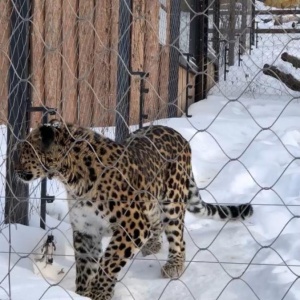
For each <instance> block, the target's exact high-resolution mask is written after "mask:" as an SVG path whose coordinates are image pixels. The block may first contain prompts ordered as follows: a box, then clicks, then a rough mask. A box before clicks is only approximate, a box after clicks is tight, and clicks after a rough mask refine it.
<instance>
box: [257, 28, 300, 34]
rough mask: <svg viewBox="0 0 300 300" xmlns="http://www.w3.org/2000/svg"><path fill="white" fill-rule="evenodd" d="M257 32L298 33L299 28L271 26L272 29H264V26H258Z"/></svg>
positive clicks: (299, 31)
mask: <svg viewBox="0 0 300 300" xmlns="http://www.w3.org/2000/svg"><path fill="white" fill-rule="evenodd" d="M256 32H257V33H259V34H260V33H300V29H293V28H291V29H289V28H287V29H279V28H278V29H277V28H272V29H264V28H258V29H256Z"/></svg>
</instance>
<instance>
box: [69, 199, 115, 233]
mask: <svg viewBox="0 0 300 300" xmlns="http://www.w3.org/2000/svg"><path fill="white" fill-rule="evenodd" d="M84 202H85V201H84V200H77V201H76V200H69V201H68V204H69V212H70V221H71V224H72V227H73V230H78V231H80V232H83V233H87V234H89V235H92V236H103V235H110V223H109V222H108V220H105V219H104V218H103V217H102V216H101V215H100V214H98V215H96V213H95V211H96V210H97V208H96V207H95V206H87V205H85V204H84ZM81 203H83V204H84V205H83V206H82V204H81Z"/></svg>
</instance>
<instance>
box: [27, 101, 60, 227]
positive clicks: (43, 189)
mask: <svg viewBox="0 0 300 300" xmlns="http://www.w3.org/2000/svg"><path fill="white" fill-rule="evenodd" d="M28 112H29V113H32V112H42V113H43V119H42V120H43V124H47V123H48V114H50V115H55V114H56V109H54V108H49V107H46V106H37V107H32V106H31V107H29V108H28ZM54 199H55V197H54V196H48V195H47V179H45V178H44V179H42V181H41V209H40V211H41V215H40V227H41V228H42V229H46V203H47V202H48V203H52V202H53V201H54Z"/></svg>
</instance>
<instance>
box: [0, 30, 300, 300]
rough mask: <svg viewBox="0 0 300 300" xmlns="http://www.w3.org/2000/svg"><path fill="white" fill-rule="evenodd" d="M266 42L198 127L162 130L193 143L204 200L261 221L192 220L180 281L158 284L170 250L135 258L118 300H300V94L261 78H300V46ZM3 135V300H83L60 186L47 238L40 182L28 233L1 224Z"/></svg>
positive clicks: (225, 84)
mask: <svg viewBox="0 0 300 300" xmlns="http://www.w3.org/2000/svg"><path fill="white" fill-rule="evenodd" d="M260 38H261V40H260V42H259V47H258V48H257V49H256V48H255V49H253V51H252V54H251V55H249V53H248V54H245V55H244V57H243V64H242V66H241V67H238V66H237V65H235V66H233V67H230V69H229V70H230V72H229V73H228V74H227V75H228V79H227V81H224V80H223V79H222V78H221V80H220V82H219V83H218V85H217V86H216V87H214V88H213V89H212V90H211V92H210V94H209V96H208V98H207V99H206V100H203V101H200V102H198V103H195V104H193V105H192V106H191V107H190V108H189V114H191V115H192V117H191V118H185V117H182V118H172V119H164V120H158V121H157V122H155V123H156V124H164V125H167V126H170V127H173V128H175V129H176V130H178V131H179V132H180V133H181V134H182V135H183V136H184V137H185V138H186V139H188V140H189V141H190V144H191V147H192V151H193V157H192V159H193V171H194V174H195V178H196V182H197V185H198V187H199V188H200V193H201V195H202V197H203V199H204V200H205V201H207V202H212V203H216V202H217V203H231V204H237V203H245V202H251V203H252V204H253V206H254V211H255V213H254V215H253V217H251V218H250V219H249V220H246V221H244V222H226V223H224V222H221V221H216V220H210V219H198V218H197V217H195V216H194V215H192V214H190V213H187V216H186V225H185V226H186V230H185V239H186V242H187V247H186V248H187V257H186V260H187V262H186V269H185V272H184V274H183V275H182V276H181V277H180V279H179V280H168V279H163V278H161V276H160V267H161V265H162V264H163V263H164V262H165V260H166V258H167V243H166V242H165V243H164V247H163V249H162V250H161V251H160V253H158V254H157V255H156V256H149V257H146V258H143V257H142V256H141V255H140V254H137V255H136V256H135V258H134V259H133V260H132V261H130V262H129V263H128V264H127V265H126V267H125V268H124V269H123V270H122V272H121V274H120V275H119V282H118V284H117V286H116V291H115V296H114V298H113V299H122V300H129V299H137V300H139V299H143V300H153V299H162V300H169V299H187V300H189V299H197V300H213V299H220V300H240V299H243V300H257V299H264V300H271V299H272V300H277V299H285V300H296V299H300V281H299V280H298V279H299V275H300V251H299V249H300V239H299V234H300V220H299V215H300V206H299V204H300V189H299V182H300V161H299V158H300V113H299V112H300V101H299V98H300V93H296V92H293V91H291V90H289V89H287V88H286V87H284V86H283V85H281V84H280V83H279V82H278V81H277V80H275V79H274V78H270V77H267V76H265V75H263V74H262V72H261V68H262V67H263V65H264V64H265V63H269V64H277V65H278V64H279V65H280V67H283V68H286V70H287V71H289V72H291V73H293V74H294V76H298V78H299V76H300V73H299V70H294V69H293V68H292V67H291V66H289V65H286V64H284V63H281V62H280V53H282V52H284V51H286V50H288V51H289V53H291V54H297V52H298V53H299V41H298V40H297V39H295V37H293V36H291V35H278V34H277V35H261V36H260ZM274 45H276V46H274ZM241 72H242V74H244V75H247V76H241V75H240V74H241ZM297 73H298V74H297ZM112 130H113V129H111V130H107V131H105V134H107V135H112ZM5 131H6V128H5V126H2V127H0V132H1V135H0V139H1V141H2V142H1V147H0V150H1V152H0V172H1V177H0V196H1V199H2V200H1V202H0V212H1V211H2V213H0V224H1V227H0V299H1V300H6V299H9V291H11V299H13V300H36V299H47V300H54V299H84V298H83V297H80V296H79V295H76V294H75V293H74V290H75V269H74V256H73V255H74V253H73V248H72V231H71V226H70V224H69V221H68V209H67V203H66V200H65V199H66V193H65V191H64V190H63V187H62V186H61V184H59V183H58V182H55V181H48V193H49V194H50V195H55V196H56V200H55V201H54V203H53V204H47V230H46V231H44V230H42V229H40V228H39V202H40V200H39V195H40V186H39V184H38V183H35V184H33V185H31V187H30V190H31V210H30V226H28V227H26V226H22V225H20V224H11V225H5V224H3V211H4V196H5V189H4V187H5V185H4V182H5V181H4V180H5V164H4V158H5V151H6V149H5V141H6V137H5ZM48 233H52V234H53V235H54V236H55V243H56V247H57V249H56V251H55V256H54V263H53V265H46V264H45V261H39V260H38V259H40V258H41V247H42V245H43V243H44V242H45V239H46V237H47V235H48ZM108 241H109V239H108V238H105V241H104V244H105V245H107V243H108ZM9 252H10V253H11V254H9ZM8 270H10V276H7V273H8Z"/></svg>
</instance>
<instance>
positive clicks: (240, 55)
mask: <svg viewBox="0 0 300 300" xmlns="http://www.w3.org/2000/svg"><path fill="white" fill-rule="evenodd" d="M241 48H242V46H241V36H240V35H239V52H238V63H239V67H240V66H241V62H242V61H243V59H242V49H241Z"/></svg>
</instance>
